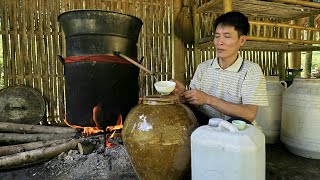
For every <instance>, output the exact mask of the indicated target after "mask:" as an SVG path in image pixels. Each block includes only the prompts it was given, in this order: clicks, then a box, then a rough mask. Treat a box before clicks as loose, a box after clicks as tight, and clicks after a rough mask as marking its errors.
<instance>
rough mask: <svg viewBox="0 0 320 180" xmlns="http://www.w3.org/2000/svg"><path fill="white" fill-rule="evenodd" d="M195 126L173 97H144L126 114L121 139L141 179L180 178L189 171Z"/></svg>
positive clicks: (188, 111) (188, 110)
mask: <svg viewBox="0 0 320 180" xmlns="http://www.w3.org/2000/svg"><path fill="white" fill-rule="evenodd" d="M197 127H198V122H197V120H196V117H195V116H194V114H193V113H192V111H191V110H190V109H189V108H188V107H187V106H186V105H184V104H181V103H179V99H178V97H177V96H147V97H144V98H143V99H142V102H141V103H140V104H138V105H137V106H135V107H134V108H133V109H131V111H130V112H129V114H128V116H127V117H126V119H125V122H124V126H123V130H122V136H123V137H122V138H123V142H124V146H125V148H126V150H127V152H128V154H129V156H130V159H131V162H132V165H133V167H134V169H135V171H136V173H137V175H138V176H139V178H140V179H141V180H151V179H152V180H157V179H159V180H163V179H182V178H183V177H184V176H185V175H186V173H188V171H189V170H190V161H191V152H190V151H191V150H190V136H191V133H192V132H193V131H194V130H195V129H196V128H197Z"/></svg>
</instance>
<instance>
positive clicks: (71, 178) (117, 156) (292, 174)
mask: <svg viewBox="0 0 320 180" xmlns="http://www.w3.org/2000/svg"><path fill="white" fill-rule="evenodd" d="M266 152H267V157H266V159H267V162H266V166H267V171H266V179H267V180H319V179H320V160H314V159H307V158H303V157H300V156H296V155H294V154H292V153H290V152H288V151H287V150H286V149H285V147H284V146H283V145H282V144H274V145H267V146H266ZM0 179H1V180H29V179H30V180H109V179H110V180H138V177H137V176H136V174H135V172H134V170H133V168H132V165H131V163H130V160H129V157H128V154H127V152H126V150H125V148H124V146H123V145H121V144H119V145H117V146H114V147H112V148H107V149H104V150H101V149H98V150H95V151H94V152H93V153H91V154H89V155H81V154H79V152H78V151H77V150H72V151H69V152H68V153H63V154H61V155H60V156H58V157H56V158H54V159H52V160H51V161H48V162H46V163H43V164H39V165H35V166H31V167H27V168H21V169H15V170H10V171H5V172H0Z"/></svg>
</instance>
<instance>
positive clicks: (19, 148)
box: [0, 139, 70, 156]
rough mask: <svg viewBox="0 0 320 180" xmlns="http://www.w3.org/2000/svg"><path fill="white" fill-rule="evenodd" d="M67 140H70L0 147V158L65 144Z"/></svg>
mask: <svg viewBox="0 0 320 180" xmlns="http://www.w3.org/2000/svg"><path fill="white" fill-rule="evenodd" d="M69 140H70V139H61V140H48V141H37V142H31V143H24V144H17V145H10V146H0V156H6V155H10V154H15V153H21V152H25V151H30V150H34V149H38V148H41V147H48V146H51V145H53V144H62V143H65V142H67V141H69Z"/></svg>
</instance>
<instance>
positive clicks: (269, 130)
mask: <svg viewBox="0 0 320 180" xmlns="http://www.w3.org/2000/svg"><path fill="white" fill-rule="evenodd" d="M265 78H266V86H267V93H268V100H269V106H265V107H263V106H262V107H259V108H258V112H257V116H256V121H257V123H258V125H259V126H261V127H262V132H263V133H264V135H265V136H266V143H268V144H273V143H276V142H279V140H280V137H279V136H280V123H281V109H282V92H283V91H284V90H285V89H286V88H287V83H286V82H285V81H280V80H279V76H266V77H265ZM282 84H284V86H283V85H282Z"/></svg>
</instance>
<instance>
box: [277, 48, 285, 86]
mask: <svg viewBox="0 0 320 180" xmlns="http://www.w3.org/2000/svg"><path fill="white" fill-rule="evenodd" d="M278 59H279V60H278V71H279V78H280V80H284V79H285V78H286V69H285V68H286V67H285V63H284V62H285V56H284V52H279V54H278Z"/></svg>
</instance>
